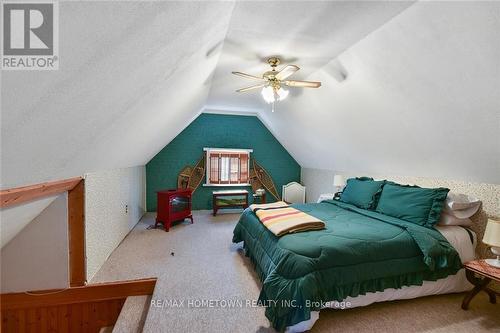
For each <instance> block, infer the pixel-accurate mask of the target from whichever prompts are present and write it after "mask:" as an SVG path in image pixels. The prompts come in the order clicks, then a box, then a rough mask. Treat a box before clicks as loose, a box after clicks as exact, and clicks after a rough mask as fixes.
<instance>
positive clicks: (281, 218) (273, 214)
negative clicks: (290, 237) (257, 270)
mask: <svg viewBox="0 0 500 333" xmlns="http://www.w3.org/2000/svg"><path fill="white" fill-rule="evenodd" d="M250 209H251V210H252V211H253V212H254V213H255V215H257V217H258V218H259V220H260V222H261V223H262V224H263V225H264V226H265V227H266V228H267V229H269V231H271V232H272V233H273V234H275V235H276V236H278V237H279V236H283V235H285V234H288V233H294V232H301V231H309V230H320V229H324V228H325V223H324V222H323V221H321V220H319V219H317V218H316V217H314V216H311V215H309V214H306V213H304V212H302V211H300V210H298V209H295V208H293V207H290V206H289V205H288V204H287V203H285V202H283V201H278V202H273V203H270V204H261V205H250Z"/></svg>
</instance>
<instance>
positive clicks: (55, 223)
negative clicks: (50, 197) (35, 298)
mask: <svg viewBox="0 0 500 333" xmlns="http://www.w3.org/2000/svg"><path fill="white" fill-rule="evenodd" d="M68 251H69V248H68V196H67V194H66V193H64V194H61V195H59V196H58V197H57V198H56V199H55V200H54V201H53V202H52V203H51V204H50V205H48V206H47V208H45V209H44V210H43V211H42V212H41V213H40V215H38V216H37V217H35V218H34V219H33V220H32V221H31V223H29V224H28V225H27V226H26V227H25V228H24V229H23V230H22V231H21V232H19V233H18V234H17V235H16V236H15V237H14V238H13V239H12V240H11V241H10V242H9V243H7V245H5V246H4V247H3V248H2V250H1V252H0V253H1V277H2V280H1V289H2V293H6V292H18V291H27V290H42V289H57V288H66V287H68V285H69V258H68Z"/></svg>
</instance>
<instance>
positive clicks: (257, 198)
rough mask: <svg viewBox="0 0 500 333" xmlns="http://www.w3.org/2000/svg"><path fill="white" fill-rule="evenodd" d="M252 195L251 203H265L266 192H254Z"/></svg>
mask: <svg viewBox="0 0 500 333" xmlns="http://www.w3.org/2000/svg"><path fill="white" fill-rule="evenodd" d="M252 197H253V203H254V204H256V203H258V204H265V203H266V192H264V193H262V194H256V193H254V194H253V195H252Z"/></svg>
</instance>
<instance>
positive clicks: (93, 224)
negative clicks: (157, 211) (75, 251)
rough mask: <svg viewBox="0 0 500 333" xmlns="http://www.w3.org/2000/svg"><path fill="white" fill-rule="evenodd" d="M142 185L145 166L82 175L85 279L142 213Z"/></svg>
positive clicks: (90, 275)
mask: <svg viewBox="0 0 500 333" xmlns="http://www.w3.org/2000/svg"><path fill="white" fill-rule="evenodd" d="M145 184H146V168H145V166H137V167H131V168H123V169H115V170H108V171H102V172H94V173H89V174H87V175H86V176H85V220H86V225H85V234H86V256H87V280H88V281H90V280H91V279H92V277H93V276H94V275H95V273H97V271H98V270H99V268H100V267H101V266H102V265H103V264H104V262H105V261H106V259H107V258H108V257H109V256H110V254H111V252H113V250H114V249H115V248H116V247H117V246H118V245H119V244H120V242H121V241H122V240H123V238H124V237H125V236H126V235H127V234H128V232H129V231H130V230H131V229H132V228H133V227H134V226H135V225H136V223H137V222H138V221H139V219H140V218H141V217H142V215H143V214H144V212H145V207H146V206H145V198H146V196H145ZM126 205H128V212H126V208H125V206H126Z"/></svg>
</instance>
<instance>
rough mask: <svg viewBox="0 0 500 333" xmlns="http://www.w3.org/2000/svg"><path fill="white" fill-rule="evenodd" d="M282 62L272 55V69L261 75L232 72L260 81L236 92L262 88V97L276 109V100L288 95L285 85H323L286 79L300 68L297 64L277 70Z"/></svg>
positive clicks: (296, 86)
mask: <svg viewBox="0 0 500 333" xmlns="http://www.w3.org/2000/svg"><path fill="white" fill-rule="evenodd" d="M280 62H281V61H280V59H279V58H277V57H271V58H269V59H267V63H268V64H269V65H270V66H271V70H270V71H267V72H265V73H264V74H262V76H260V77H259V76H255V75H250V74H246V73H242V72H232V73H233V74H234V75H238V76H242V77H245V78H248V79H252V80H258V81H260V83H259V84H256V85H253V86H250V87H245V88H241V89H238V90H236V92H246V91H250V90H254V89H259V88H262V92H261V93H262V97H263V98H264V100H265V101H266V102H267V103H268V104H271V103H272V104H273V111H274V102H277V101H282V100H284V99H285V98H286V97H287V96H288V90H286V89H284V88H283V86H288V87H295V88H319V87H321V82H314V81H298V80H286V79H287V78H288V77H289V76H291V75H292V74H293V73H295V72H296V71H298V70H299V69H300V68H299V67H298V66H296V65H286V66H284V67H283V68H281V69H280V70H279V71H278V70H276V67H278V65H279V64H280Z"/></svg>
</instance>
